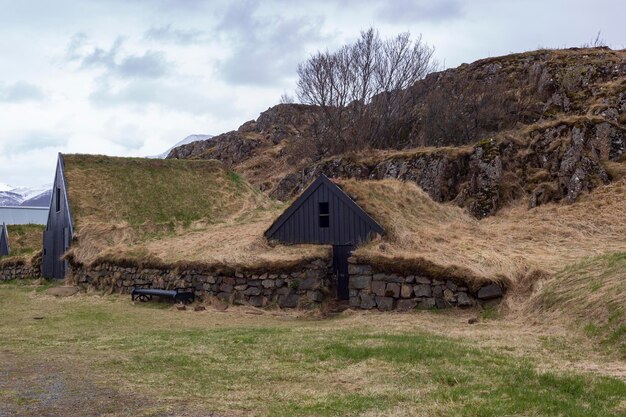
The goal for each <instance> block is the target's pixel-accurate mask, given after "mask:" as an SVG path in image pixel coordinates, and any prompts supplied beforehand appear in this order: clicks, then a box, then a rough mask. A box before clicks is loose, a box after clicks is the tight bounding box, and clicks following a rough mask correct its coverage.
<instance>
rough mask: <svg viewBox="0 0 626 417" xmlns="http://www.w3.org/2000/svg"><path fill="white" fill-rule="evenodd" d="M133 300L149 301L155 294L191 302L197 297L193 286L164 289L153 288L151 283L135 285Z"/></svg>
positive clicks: (132, 292)
mask: <svg viewBox="0 0 626 417" xmlns="http://www.w3.org/2000/svg"><path fill="white" fill-rule="evenodd" d="M130 296H131V299H132V300H133V301H135V300H139V301H142V302H143V301H149V300H152V297H153V296H157V297H170V298H173V299H174V301H175V302H177V303H184V304H189V303H191V302H193V300H194V299H195V293H194V288H193V287H176V288H174V289H173V290H164V289H162V288H152V287H151V286H150V284H145V285H135V286H134V287H133V290H132V291H131V293H130Z"/></svg>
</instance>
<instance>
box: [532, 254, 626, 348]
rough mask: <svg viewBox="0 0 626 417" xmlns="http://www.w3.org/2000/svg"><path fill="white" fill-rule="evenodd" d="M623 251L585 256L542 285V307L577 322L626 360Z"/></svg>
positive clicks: (625, 271)
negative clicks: (585, 257)
mask: <svg viewBox="0 0 626 417" xmlns="http://www.w3.org/2000/svg"><path fill="white" fill-rule="evenodd" d="M624 294H626V252H620V253H613V254H608V255H602V256H597V257H590V258H587V259H585V260H583V261H581V262H579V263H577V264H574V265H570V266H568V267H567V268H565V269H563V271H561V272H559V273H558V274H556V275H555V276H554V277H553V278H551V279H550V280H549V281H548V282H546V283H545V285H543V287H542V289H541V292H540V294H539V295H538V297H537V302H538V306H539V308H540V309H541V310H544V311H551V312H557V313H560V314H562V315H563V316H564V317H566V318H567V319H569V320H573V321H574V322H576V323H577V324H578V325H579V326H580V327H581V328H582V329H583V330H584V331H585V333H587V334H588V335H589V336H591V337H593V338H594V339H596V340H598V341H599V343H600V345H601V346H603V347H604V348H605V349H607V350H610V351H617V352H618V353H619V355H620V356H621V357H622V359H626V315H625V314H624V309H625V308H626V305H625V304H624Z"/></svg>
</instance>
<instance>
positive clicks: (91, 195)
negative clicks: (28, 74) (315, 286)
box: [64, 155, 323, 264]
mask: <svg viewBox="0 0 626 417" xmlns="http://www.w3.org/2000/svg"><path fill="white" fill-rule="evenodd" d="M64 159H65V171H66V180H67V184H68V197H69V201H70V206H71V209H72V213H73V216H74V220H75V223H76V230H77V238H78V244H77V245H74V246H73V249H71V254H72V255H73V256H74V258H75V259H77V260H78V261H81V262H90V261H93V260H94V259H96V258H98V257H104V258H113V259H129V258H131V259H140V260H145V259H147V258H148V257H150V256H152V257H154V256H156V257H158V258H160V259H161V260H163V261H165V262H174V261H204V262H207V263H214V262H220V261H224V260H228V261H231V260H232V261H233V263H237V262H239V263H242V264H252V263H255V262H257V261H259V257H258V256H255V253H261V254H263V255H267V256H266V258H267V257H268V256H269V258H272V257H273V258H276V259H277V260H278V261H296V260H298V259H301V258H306V257H311V255H320V249H319V248H318V249H314V250H299V249H298V248H295V249H288V250H286V251H284V252H285V254H284V255H283V254H282V253H280V252H281V251H272V249H271V248H269V247H267V245H265V243H264V241H263V231H264V230H265V228H266V227H268V226H269V224H271V221H272V219H273V218H274V216H275V215H277V212H276V211H277V210H280V208H279V207H278V205H277V204H276V203H275V202H272V201H271V200H269V199H268V198H267V197H266V196H265V195H264V194H262V193H261V192H260V191H258V190H257V189H255V188H254V187H252V186H251V185H250V184H248V183H247V182H246V181H245V180H244V179H242V178H241V177H240V176H239V175H237V174H236V173H234V172H231V171H228V170H226V169H225V168H224V166H223V165H222V164H221V163H219V162H217V161H202V160H199V161H188V160H175V159H167V160H158V159H144V158H115V157H106V156H97V155H65V156H64ZM250 230H253V231H254V234H251V233H250ZM273 252H278V253H276V256H273ZM268 253H269V255H268ZM322 255H323V254H322ZM261 257H262V256H261Z"/></svg>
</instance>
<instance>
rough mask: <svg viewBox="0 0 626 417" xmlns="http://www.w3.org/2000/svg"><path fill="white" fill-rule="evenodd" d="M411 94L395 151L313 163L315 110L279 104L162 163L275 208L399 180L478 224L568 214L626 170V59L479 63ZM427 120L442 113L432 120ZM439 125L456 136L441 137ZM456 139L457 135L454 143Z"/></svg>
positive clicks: (602, 55) (542, 54) (561, 55)
mask: <svg viewBox="0 0 626 417" xmlns="http://www.w3.org/2000/svg"><path fill="white" fill-rule="evenodd" d="M410 93H411V94H412V105H411V106H410V109H409V110H407V111H406V112H405V113H404V114H403V115H401V116H398V120H397V123H398V124H400V125H402V129H401V130H402V132H407V133H406V134H403V135H400V136H401V137H400V136H398V138H397V143H396V145H397V146H395V150H390V149H387V150H380V151H379V150H368V151H365V152H359V151H356V152H352V153H348V154H342V155H332V154H325V155H321V156H319V155H314V154H313V153H312V152H309V146H312V145H311V144H313V143H314V141H315V140H316V135H319V132H320V129H321V128H320V127H319V123H318V120H319V117H320V109H319V108H317V107H314V106H304V105H298V104H281V105H278V106H275V107H272V108H270V109H268V110H267V111H265V112H263V113H262V114H261V115H260V116H259V118H258V119H257V120H256V121H249V122H246V123H245V124H243V125H242V126H241V127H240V128H239V129H238V130H237V131H233V132H229V133H226V134H223V135H220V136H218V137H215V138H212V139H211V140H210V141H206V142H194V143H192V144H189V145H184V146H181V147H179V148H176V149H174V150H172V152H171V153H170V155H169V157H170V158H215V159H219V160H221V161H223V162H225V163H226V164H228V165H229V166H231V167H232V168H234V169H235V170H237V171H239V172H241V173H242V174H243V175H244V176H246V178H247V179H248V180H249V181H250V182H251V183H252V184H255V185H256V186H258V187H259V188H260V189H261V190H262V191H265V192H267V193H269V194H270V195H271V196H273V197H275V198H277V199H280V200H288V199H290V198H292V197H293V196H294V195H296V194H297V193H299V192H300V191H302V190H303V189H304V187H305V186H306V185H307V184H308V183H309V182H310V181H311V180H312V179H314V178H315V177H316V176H317V175H319V174H320V173H324V174H326V175H327V176H329V177H336V178H339V177H342V178H367V179H382V178H398V179H402V180H406V181H413V182H415V183H416V184H418V185H419V186H420V187H422V188H423V189H424V190H425V191H426V192H428V194H429V195H430V196H431V197H432V198H433V199H434V200H435V201H439V202H444V201H454V202H455V203H457V204H458V205H460V206H462V207H467V209H468V210H469V211H470V212H471V213H472V214H473V215H475V216H476V217H478V218H481V217H485V216H489V215H492V214H494V213H495V212H497V210H498V209H499V208H501V207H503V206H504V205H506V204H507V202H508V201H510V200H513V199H518V198H524V199H526V200H527V201H528V205H529V207H535V206H537V205H540V204H544V203H547V202H551V201H564V202H573V201H575V200H576V199H577V198H578V196H579V195H580V194H581V193H583V192H585V191H586V190H591V189H593V188H594V187H596V186H598V185H599V184H604V183H607V182H609V181H611V176H610V175H609V173H608V172H607V170H606V168H605V166H604V164H605V163H606V162H607V161H621V160H622V159H623V155H624V152H625V148H626V141H625V135H626V51H624V50H622V51H612V50H610V49H608V48H589V49H580V48H572V49H568V50H540V51H533V52H526V53H522V54H512V55H508V56H504V57H496V58H489V59H484V60H480V61H476V62H474V63H472V64H463V65H461V66H459V67H458V68H454V69H449V70H446V71H443V72H439V73H435V74H430V75H429V76H427V77H426V78H425V79H424V80H422V81H420V82H418V83H417V84H415V85H414V86H413V87H411V89H410ZM437 97H439V98H440V99H442V100H440V101H439V102H437V100H435V99H436V98H437ZM485 97H486V98H485ZM442 102H443V104H442ZM435 104H436V105H438V106H440V107H437V106H435ZM442 105H443V107H441V106H442ZM433 106H434V107H433ZM433 109H439V110H441V112H443V113H441V114H440V115H439V119H437V117H435V116H436V114H435V116H433V114H434V113H433ZM435 113H436V112H435ZM442 115H443V116H442ZM433 117H434V118H433ZM441 119H443V122H446V120H458V121H459V123H460V124H459V125H458V126H456V125H451V126H443V127H444V128H447V130H446V129H439V127H441V126H439V125H438V123H441V122H442V120H441ZM457 128H458V129H460V130H458V129H457ZM455 129H457V130H455ZM457 131H459V132H463V135H460V136H458V137H456V136H455V135H454V134H452V133H450V132H457ZM441 132H448V133H447V134H448V136H446V135H445V134H444V135H443V136H442V133H441ZM418 145H426V146H418ZM428 145H437V146H435V147H427V146H428ZM440 145H448V146H440ZM449 145H454V146H449ZM407 147H409V148H407Z"/></svg>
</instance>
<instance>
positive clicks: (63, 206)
mask: <svg viewBox="0 0 626 417" xmlns="http://www.w3.org/2000/svg"><path fill="white" fill-rule="evenodd" d="M72 236H73V225H72V216H71V213H70V207H69V204H68V201H67V190H66V183H65V174H64V164H63V156H62V155H61V154H59V159H58V162H57V169H56V174H55V177H54V184H53V185H52V199H51V201H50V211H49V214H48V224H47V225H46V230H45V231H44V232H43V259H42V265H41V274H42V275H43V276H44V277H45V278H56V279H63V278H65V272H66V270H67V262H66V261H64V260H62V259H61V257H62V256H63V254H64V253H65V252H66V251H67V250H68V249H69V247H70V242H71V241H72Z"/></svg>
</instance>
